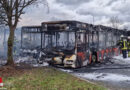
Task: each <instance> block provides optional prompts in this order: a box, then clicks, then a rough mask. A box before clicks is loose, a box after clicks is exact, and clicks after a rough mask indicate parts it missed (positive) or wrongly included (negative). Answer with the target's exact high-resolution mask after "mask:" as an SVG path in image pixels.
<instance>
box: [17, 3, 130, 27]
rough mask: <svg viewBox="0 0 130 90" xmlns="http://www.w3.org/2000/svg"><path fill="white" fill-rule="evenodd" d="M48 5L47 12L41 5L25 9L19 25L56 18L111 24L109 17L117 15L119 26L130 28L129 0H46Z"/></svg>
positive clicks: (54, 19)
mask: <svg viewBox="0 0 130 90" xmlns="http://www.w3.org/2000/svg"><path fill="white" fill-rule="evenodd" d="M48 5H49V13H48V10H47V7H46V6H43V5H40V6H39V7H38V8H37V7H33V8H31V9H28V10H26V14H24V15H22V19H21V20H20V23H19V26H23V25H25V26H27V25H40V24H41V22H45V21H56V20H78V21H82V22H86V23H92V24H93V23H94V24H101V25H106V26H111V24H110V18H111V17H118V18H119V19H120V21H121V22H122V23H121V25H120V27H121V28H123V27H129V29H130V0H48ZM93 21H94V22H93Z"/></svg>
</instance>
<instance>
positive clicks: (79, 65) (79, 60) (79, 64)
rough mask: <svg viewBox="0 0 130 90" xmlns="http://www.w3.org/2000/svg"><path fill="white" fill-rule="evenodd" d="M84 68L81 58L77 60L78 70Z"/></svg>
mask: <svg viewBox="0 0 130 90" xmlns="http://www.w3.org/2000/svg"><path fill="white" fill-rule="evenodd" d="M81 67H82V60H81V58H77V60H76V68H81Z"/></svg>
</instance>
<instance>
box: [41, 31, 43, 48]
mask: <svg viewBox="0 0 130 90" xmlns="http://www.w3.org/2000/svg"><path fill="white" fill-rule="evenodd" d="M42 37H43V35H42V32H41V49H42V48H43V47H42V44H43V43H42Z"/></svg>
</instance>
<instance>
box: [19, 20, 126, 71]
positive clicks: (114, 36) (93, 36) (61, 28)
mask: <svg viewBox="0 0 130 90" xmlns="http://www.w3.org/2000/svg"><path fill="white" fill-rule="evenodd" d="M32 29H33V30H34V31H32ZM60 32H64V33H68V37H67V39H68V40H67V41H69V33H70V32H73V33H75V45H74V49H72V50H74V51H73V53H69V54H68V53H67V52H71V51H72V50H68V51H67V50H65V49H64V50H63V49H62V50H60V51H55V53H56V55H53V56H52V57H51V59H52V60H51V61H52V62H51V63H53V64H62V65H64V67H72V68H76V67H82V66H86V65H88V64H92V63H95V62H102V61H103V59H105V58H112V57H113V55H119V48H118V46H116V43H117V41H118V40H119V39H120V35H122V34H124V35H125V34H126V33H125V31H124V30H118V29H114V28H111V27H105V26H102V25H97V26H96V25H92V24H87V23H82V22H78V21H57V22H43V23H42V26H38V27H35V26H31V27H23V28H22V34H21V37H22V35H23V33H41V48H46V45H45V44H46V42H45V41H46V39H47V38H51V39H50V40H49V39H48V42H49V41H51V46H53V43H52V41H53V40H52V38H53V36H55V41H53V42H55V47H57V46H58V42H57V41H58V38H57V35H58V33H60ZM46 35H48V37H46ZM80 37H82V41H83V42H82V43H81V42H80V41H78V39H79V40H80ZM21 42H22V40H21ZM68 44H69V43H68ZM21 46H22V45H21ZM56 49H57V48H56ZM66 51H67V52H66ZM44 57H45V56H44ZM46 58H47V57H46ZM44 59H45V58H44Z"/></svg>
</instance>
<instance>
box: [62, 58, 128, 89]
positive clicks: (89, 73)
mask: <svg viewBox="0 0 130 90" xmlns="http://www.w3.org/2000/svg"><path fill="white" fill-rule="evenodd" d="M61 70H62V71H65V72H69V73H71V74H73V75H75V76H77V77H80V78H83V79H86V80H90V81H92V82H95V83H98V84H101V85H104V86H105V87H107V88H109V89H110V90H130V64H129V63H122V62H120V61H119V60H115V59H111V60H109V59H107V60H105V61H104V62H102V63H98V64H95V65H91V66H87V67H83V68H80V69H61Z"/></svg>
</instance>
